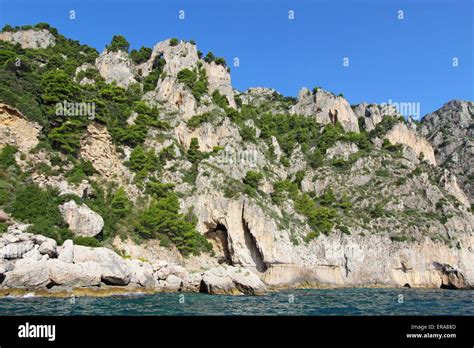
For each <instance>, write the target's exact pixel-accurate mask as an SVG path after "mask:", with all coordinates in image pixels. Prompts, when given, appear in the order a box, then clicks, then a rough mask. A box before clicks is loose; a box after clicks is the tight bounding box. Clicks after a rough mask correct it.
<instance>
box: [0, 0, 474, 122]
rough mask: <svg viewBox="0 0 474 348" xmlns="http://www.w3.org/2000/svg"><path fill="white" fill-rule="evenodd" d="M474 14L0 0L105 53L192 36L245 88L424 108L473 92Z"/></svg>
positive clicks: (386, 6) (434, 8)
mask: <svg viewBox="0 0 474 348" xmlns="http://www.w3.org/2000/svg"><path fill="white" fill-rule="evenodd" d="M70 10H74V11H75V13H76V18H75V19H74V20H71V19H70V18H69V11H70ZM180 10H184V11H185V19H184V20H180V19H179V17H178V15H179V11H180ZM290 10H293V11H294V19H293V20H290V19H289V18H288V14H289V13H288V12H289V11H290ZM399 10H402V11H403V17H404V18H403V19H401V20H400V19H398V16H399V12H398V11H399ZM473 17H474V13H473V1H472V0H370V1H369V0H260V1H257V0H254V1H251V0H165V1H151V0H148V1H147V0H127V1H124V0H113V1H112V0H107V1H99V0H96V1H93V0H80V1H78V0H63V1H59V0H26V1H25V0H14V1H13V0H0V25H1V26H3V25H5V24H10V25H13V26H14V25H25V24H36V23H38V22H48V23H50V24H51V25H52V26H54V27H56V28H58V30H59V31H60V33H62V34H63V35H65V36H66V37H69V38H72V39H76V40H79V41H80V42H81V43H85V44H89V45H91V46H94V47H95V48H97V49H98V50H99V51H102V49H103V48H104V46H105V45H106V44H107V43H109V42H110V40H111V38H112V36H113V35H114V34H121V35H124V36H125V37H126V39H127V40H128V41H129V42H130V44H131V47H132V48H139V47H140V46H142V45H144V46H148V47H153V45H154V44H155V43H156V42H158V41H161V40H164V39H166V38H170V37H177V38H180V39H188V40H189V39H194V40H195V41H196V43H197V45H198V49H199V50H201V51H203V52H204V54H206V53H207V51H209V50H211V51H213V52H214V53H215V54H216V55H217V56H222V57H224V58H226V60H227V62H228V64H229V65H231V68H232V72H231V75H232V83H233V85H234V87H235V88H237V89H239V90H244V89H247V88H248V87H255V86H262V87H273V88H275V89H277V90H278V91H279V92H280V93H282V94H284V95H291V96H296V95H297V93H298V91H299V89H300V88H301V87H303V86H307V87H309V88H312V87H314V86H321V87H323V88H325V89H328V90H330V91H332V92H334V93H336V94H339V93H343V94H344V96H345V97H346V98H347V99H348V100H349V102H350V103H351V104H356V103H359V102H362V101H366V102H369V103H371V102H372V103H383V102H388V101H389V100H392V101H393V102H416V103H420V108H421V115H423V114H426V113H428V112H432V111H434V110H435V109H437V108H439V107H441V106H442V105H443V104H444V103H445V102H447V101H448V100H451V99H464V100H473V99H474V92H473V89H474V86H473V80H474V79H473V70H474V68H473V64H474V63H473V56H474V54H473V32H474V26H473V21H474V19H473ZM234 57H238V58H239V60H240V66H239V67H233V66H232V64H233V59H234ZM345 57H347V58H349V66H348V67H344V66H343V59H344V58H345ZM455 57H456V58H457V59H458V63H459V66H458V67H453V58H455Z"/></svg>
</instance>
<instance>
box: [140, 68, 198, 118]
mask: <svg viewBox="0 0 474 348" xmlns="http://www.w3.org/2000/svg"><path fill="white" fill-rule="evenodd" d="M158 86H159V87H158V88H157V89H156V90H154V91H151V92H148V93H146V94H145V96H144V97H143V99H144V100H146V101H148V102H149V103H150V104H152V105H155V104H157V103H158V104H161V105H164V106H165V107H166V108H167V109H168V110H169V111H170V112H176V113H177V114H178V115H179V117H180V119H183V120H188V119H190V118H191V117H192V116H194V115H196V114H197V113H198V103H197V102H196V99H195V98H194V96H193V95H192V93H191V91H190V90H189V89H188V88H187V87H186V86H184V85H183V84H181V83H179V82H178V80H177V79H176V78H175V77H172V76H166V77H165V78H163V79H162V80H160V81H159V82H158Z"/></svg>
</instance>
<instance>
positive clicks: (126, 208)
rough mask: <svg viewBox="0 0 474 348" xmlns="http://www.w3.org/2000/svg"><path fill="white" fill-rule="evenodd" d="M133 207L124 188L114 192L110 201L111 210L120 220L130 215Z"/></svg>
mask: <svg viewBox="0 0 474 348" xmlns="http://www.w3.org/2000/svg"><path fill="white" fill-rule="evenodd" d="M131 207H132V203H131V202H130V200H129V199H128V197H127V194H126V193H125V190H124V188H123V187H120V188H119V189H118V190H117V191H115V192H114V194H113V195H112V199H111V201H110V208H111V210H112V213H113V214H114V215H115V216H117V217H118V218H124V217H126V216H127V214H129V213H130V211H131Z"/></svg>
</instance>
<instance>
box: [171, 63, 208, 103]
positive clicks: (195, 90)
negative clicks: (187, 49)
mask: <svg viewBox="0 0 474 348" xmlns="http://www.w3.org/2000/svg"><path fill="white" fill-rule="evenodd" d="M177 78H178V81H179V82H181V83H183V84H184V85H185V86H187V87H188V88H189V89H190V90H191V93H192V94H193V96H194V98H196V100H197V101H200V100H201V97H202V96H203V95H204V94H206V93H207V88H208V81H207V76H206V70H205V69H204V68H200V69H198V70H197V71H195V70H189V69H186V68H185V69H183V70H181V71H180V72H179V73H178V75H177Z"/></svg>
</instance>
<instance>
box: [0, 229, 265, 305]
mask: <svg viewBox="0 0 474 348" xmlns="http://www.w3.org/2000/svg"><path fill="white" fill-rule="evenodd" d="M25 226H26V225H21V224H15V225H12V226H10V227H9V232H7V233H5V234H3V235H1V236H0V250H1V251H0V294H3V295H9V294H11V293H12V291H13V292H15V291H19V292H20V293H21V292H22V291H25V292H27V293H28V292H31V291H38V292H39V293H41V294H46V293H47V294H50V295H52V296H54V295H55V294H57V295H58V296H60V297H62V296H63V294H64V293H67V294H72V293H77V292H78V291H79V293H80V292H81V291H83V293H86V294H94V296H96V295H97V296H101V294H104V293H110V294H116V293H117V292H122V293H123V292H143V291H144V292H173V291H183V292H205V293H209V294H251V295H257V294H262V293H264V292H265V291H266V286H265V285H264V284H263V282H262V281H261V280H260V279H259V278H258V276H257V275H255V274H253V273H251V272H250V271H248V270H246V269H244V268H242V267H233V266H219V267H214V268H211V269H209V270H205V271H202V272H189V271H188V270H186V269H185V268H184V267H182V266H180V265H178V264H173V263H169V262H166V261H159V262H156V263H153V264H152V263H149V262H145V261H140V260H132V259H127V258H123V257H122V256H120V255H118V254H117V253H115V252H114V251H112V250H110V249H108V248H105V247H98V248H92V247H85V246H81V245H74V244H73V242H72V240H66V241H65V242H64V243H63V245H62V246H57V243H56V241H54V240H53V239H51V238H47V237H44V236H41V235H34V234H31V233H26V232H23V231H22V229H24V227H25ZM78 289H81V290H78Z"/></svg>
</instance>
